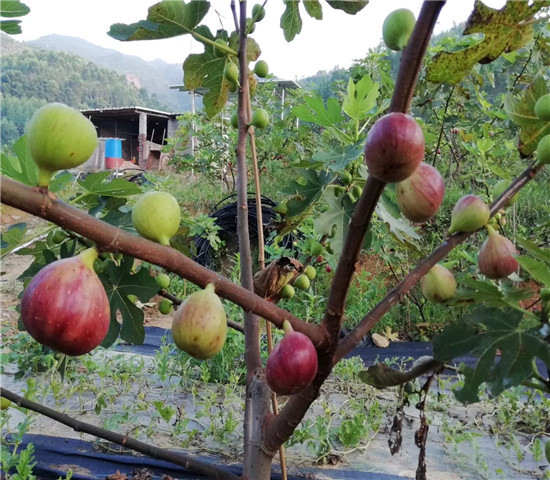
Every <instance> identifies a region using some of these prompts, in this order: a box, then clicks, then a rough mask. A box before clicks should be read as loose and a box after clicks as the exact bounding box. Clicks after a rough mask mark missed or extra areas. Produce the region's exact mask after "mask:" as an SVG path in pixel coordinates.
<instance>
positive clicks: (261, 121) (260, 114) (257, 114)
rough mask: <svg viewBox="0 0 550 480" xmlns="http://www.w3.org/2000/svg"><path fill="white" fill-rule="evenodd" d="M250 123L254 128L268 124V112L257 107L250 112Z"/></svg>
mask: <svg viewBox="0 0 550 480" xmlns="http://www.w3.org/2000/svg"><path fill="white" fill-rule="evenodd" d="M250 124H251V125H253V126H255V127H256V128H265V127H267V125H268V124H269V113H267V111H266V110H264V109H263V108H258V109H257V110H254V111H253V112H252V118H251V119H250Z"/></svg>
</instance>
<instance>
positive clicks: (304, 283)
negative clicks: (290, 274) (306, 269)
mask: <svg viewBox="0 0 550 480" xmlns="http://www.w3.org/2000/svg"><path fill="white" fill-rule="evenodd" d="M293 285H294V287H295V288H298V289H299V290H307V289H308V288H309V286H310V285H311V282H310V281H309V277H308V276H307V275H306V274H305V273H302V274H301V275H298V277H296V279H295V280H294V284H293Z"/></svg>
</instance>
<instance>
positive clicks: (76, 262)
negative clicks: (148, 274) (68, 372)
mask: <svg viewBox="0 0 550 480" xmlns="http://www.w3.org/2000/svg"><path fill="white" fill-rule="evenodd" d="M97 256H98V254H97V250H96V249H95V248H89V249H87V250H84V251H83V252H82V253H80V254H79V255H77V256H75V257H71V258H64V259H62V260H57V261H55V262H53V263H50V264H48V265H46V266H45V267H44V268H43V269H42V270H40V271H39V272H38V273H37V274H36V275H35V276H34V278H33V279H32V280H31V282H30V283H29V285H28V286H27V288H26V289H25V292H24V293H23V298H22V300H21V319H22V321H23V325H24V326H25V328H26V330H27V332H29V334H30V335H31V336H32V337H33V338H34V339H35V340H36V341H37V342H39V343H41V344H42V345H46V346H48V347H50V348H52V349H54V350H57V351H58V352H61V353H64V354H66V355H75V356H76V355H84V354H85V353H88V352H91V351H92V350H93V349H94V348H96V347H97V346H98V345H99V344H100V343H101V342H102V341H103V339H104V338H105V335H107V331H108V330H109V323H110V316H111V314H110V312H111V310H110V307H109V299H108V298H107V293H106V292H105V289H104V288H103V285H102V283H101V280H99V277H98V276H97V275H96V273H95V271H94V267H93V264H94V260H95V259H96V258H97Z"/></svg>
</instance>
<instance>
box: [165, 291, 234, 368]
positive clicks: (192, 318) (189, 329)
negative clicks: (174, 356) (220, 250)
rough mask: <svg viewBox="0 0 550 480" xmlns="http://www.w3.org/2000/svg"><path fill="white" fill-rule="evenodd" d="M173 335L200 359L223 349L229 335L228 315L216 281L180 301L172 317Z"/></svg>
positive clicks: (186, 349)
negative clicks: (218, 293) (215, 286)
mask: <svg viewBox="0 0 550 480" xmlns="http://www.w3.org/2000/svg"><path fill="white" fill-rule="evenodd" d="M172 337H173V339H174V343H175V344H176V346H177V347H178V348H179V349H180V350H183V351H184V352H186V353H188V354H189V355H191V356H192V357H194V358H196V359H199V360H206V359H208V358H211V357H213V356H214V355H216V354H217V353H218V352H220V350H221V349H222V348H223V346H224V344H225V339H226V337H227V318H226V315H225V310H224V308H223V303H222V301H221V300H220V297H218V295H216V293H215V291H214V284H213V283H209V284H208V285H207V286H206V287H205V288H204V290H200V291H198V292H195V293H192V294H191V295H189V297H187V299H186V300H185V301H184V302H182V303H181V304H180V306H179V307H178V309H177V310H176V313H175V314H174V317H173V319H172Z"/></svg>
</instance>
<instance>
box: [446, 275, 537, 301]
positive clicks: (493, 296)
mask: <svg viewBox="0 0 550 480" xmlns="http://www.w3.org/2000/svg"><path fill="white" fill-rule="evenodd" d="M461 283H462V285H463V287H462V288H461V289H460V290H459V291H458V292H457V294H456V296H455V297H454V298H453V302H454V303H462V302H466V301H467V302H470V303H483V304H484V305H486V306H488V307H495V308H496V307H500V308H508V307H509V306H510V304H512V303H516V302H520V301H521V300H525V299H527V298H530V297H531V296H532V295H533V292H532V290H531V289H529V288H517V287H512V286H510V285H507V284H506V283H505V282H503V283H499V284H496V283H495V282H493V281H491V280H477V279H475V278H470V277H464V278H463V279H462V281H461Z"/></svg>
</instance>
